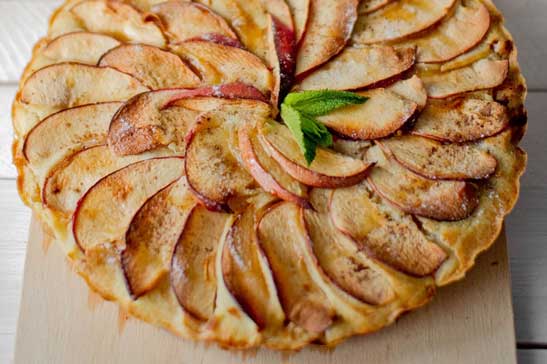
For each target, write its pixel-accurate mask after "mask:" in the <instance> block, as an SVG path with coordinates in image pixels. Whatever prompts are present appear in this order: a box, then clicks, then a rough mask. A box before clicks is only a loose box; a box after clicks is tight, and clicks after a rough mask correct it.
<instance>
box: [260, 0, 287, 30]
mask: <svg viewBox="0 0 547 364" xmlns="http://www.w3.org/2000/svg"><path fill="white" fill-rule="evenodd" d="M261 3H262V6H264V10H266V12H268V13H269V14H270V15H271V16H272V17H273V18H274V19H276V21H277V22H279V23H281V24H283V25H284V26H285V27H286V28H287V30H289V31H290V32H291V33H294V22H293V19H292V14H291V8H290V7H289V4H288V3H287V1H285V0H261Z"/></svg>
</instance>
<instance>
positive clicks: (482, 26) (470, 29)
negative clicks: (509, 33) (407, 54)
mask: <svg viewBox="0 0 547 364" xmlns="http://www.w3.org/2000/svg"><path fill="white" fill-rule="evenodd" d="M488 29H490V13H489V12H488V9H487V8H486V6H485V5H484V4H483V3H482V2H481V1H479V0H470V1H466V2H465V3H464V2H461V3H459V4H458V5H457V6H456V10H455V12H454V14H453V15H451V16H450V17H448V18H446V19H444V20H443V21H442V22H441V23H440V24H439V25H438V26H437V27H436V28H435V29H434V30H432V31H431V32H430V33H428V34H427V35H422V36H420V37H419V38H416V39H412V40H409V41H408V42H405V43H404V44H406V45H408V46H411V45H415V46H416V47H417V51H416V59H417V61H418V62H425V63H439V62H446V61H449V60H451V59H454V58H456V57H457V56H459V55H461V54H463V53H465V52H467V51H468V50H470V49H471V48H473V47H474V46H476V45H477V44H479V43H480V42H481V40H482V39H483V38H484V36H485V35H486V33H487V32H488Z"/></svg>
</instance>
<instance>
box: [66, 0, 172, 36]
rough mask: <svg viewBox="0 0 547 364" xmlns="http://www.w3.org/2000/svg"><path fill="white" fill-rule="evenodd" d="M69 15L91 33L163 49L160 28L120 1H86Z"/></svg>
mask: <svg viewBox="0 0 547 364" xmlns="http://www.w3.org/2000/svg"><path fill="white" fill-rule="evenodd" d="M70 12H71V14H72V15H74V16H75V17H76V18H77V19H78V21H79V22H80V24H81V25H82V26H83V27H84V28H85V29H87V30H88V31H90V32H95V33H102V34H106V35H110V36H112V37H114V38H116V39H119V40H121V41H124V42H137V43H145V44H151V45H155V46H157V47H163V46H165V37H164V35H163V33H162V32H161V30H160V28H159V27H158V26H157V25H156V24H155V23H154V22H153V21H151V20H148V19H146V17H145V16H144V14H143V13H141V12H140V11H139V10H137V9H136V8H134V7H133V6H131V5H129V4H125V3H123V2H121V1H99V0H85V1H82V2H79V3H78V4H76V5H74V6H73V7H72V8H71V9H70Z"/></svg>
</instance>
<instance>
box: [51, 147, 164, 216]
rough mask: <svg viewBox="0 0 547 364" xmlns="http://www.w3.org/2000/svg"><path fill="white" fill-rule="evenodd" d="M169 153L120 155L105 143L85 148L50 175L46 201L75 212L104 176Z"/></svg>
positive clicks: (62, 209)
mask: <svg viewBox="0 0 547 364" xmlns="http://www.w3.org/2000/svg"><path fill="white" fill-rule="evenodd" d="M166 152H167V151H165V150H164V151H156V152H154V153H143V154H139V155H135V156H128V157H119V156H117V155H116V154H114V153H113V152H112V151H111V150H110V148H108V147H107V146H104V145H101V146H96V147H92V148H89V149H84V150H81V151H79V152H77V153H75V154H74V155H72V156H70V157H69V158H66V159H65V160H64V161H63V162H61V163H59V164H58V165H57V166H55V168H54V169H53V170H52V171H51V172H50V173H49V174H48V176H47V178H46V179H45V182H44V186H43V188H42V202H43V203H44V205H45V206H47V207H48V208H50V209H53V210H56V211H58V212H61V213H64V214H67V215H68V214H71V213H72V212H74V210H75V209H76V206H77V204H78V200H79V199H80V198H81V197H82V195H83V194H84V193H85V192H86V191H87V190H89V189H90V188H91V187H92V186H94V185H95V184H96V183H97V182H98V181H99V180H100V179H101V178H103V177H104V176H106V175H109V174H111V173H114V172H116V171H118V170H120V169H122V168H124V167H126V166H128V165H130V164H132V163H136V162H138V161H141V160H146V159H150V158H153V157H159V156H164V155H167V154H166Z"/></svg>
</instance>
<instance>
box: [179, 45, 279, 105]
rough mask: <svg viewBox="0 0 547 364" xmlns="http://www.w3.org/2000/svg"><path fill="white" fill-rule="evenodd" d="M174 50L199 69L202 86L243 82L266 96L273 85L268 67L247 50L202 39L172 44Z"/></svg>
mask: <svg viewBox="0 0 547 364" xmlns="http://www.w3.org/2000/svg"><path fill="white" fill-rule="evenodd" d="M173 50H174V51H175V52H176V53H177V54H179V55H180V56H181V57H182V58H184V59H186V60H187V61H188V62H189V63H190V64H191V65H192V66H193V67H194V69H195V70H197V72H199V74H200V76H201V79H202V82H203V84H205V85H218V84H225V83H230V82H242V83H246V84H248V85H251V86H254V87H256V88H257V89H258V90H260V92H262V93H263V94H264V95H266V96H269V95H270V94H271V92H272V90H273V88H274V79H273V76H272V73H271V72H270V70H269V69H268V67H266V65H265V64H264V63H263V62H262V61H261V60H260V59H259V58H258V57H256V56H255V55H253V54H252V53H250V52H248V51H246V50H243V49H239V48H234V47H229V46H225V45H222V44H217V43H213V42H207V41H203V40H190V41H186V42H183V43H181V44H179V45H176V46H173Z"/></svg>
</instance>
